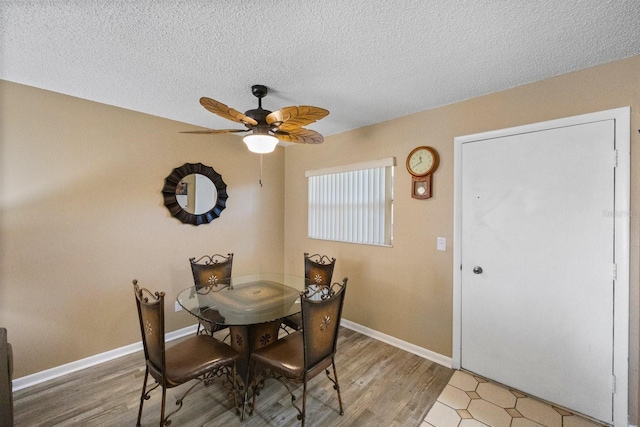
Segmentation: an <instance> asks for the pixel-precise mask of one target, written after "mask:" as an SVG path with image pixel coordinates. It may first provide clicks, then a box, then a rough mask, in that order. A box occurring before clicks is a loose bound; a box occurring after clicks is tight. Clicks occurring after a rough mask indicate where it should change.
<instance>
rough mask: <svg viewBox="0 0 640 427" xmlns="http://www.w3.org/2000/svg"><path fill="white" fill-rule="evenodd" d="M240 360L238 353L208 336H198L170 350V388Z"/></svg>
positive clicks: (168, 354) (166, 359)
mask: <svg viewBox="0 0 640 427" xmlns="http://www.w3.org/2000/svg"><path fill="white" fill-rule="evenodd" d="M237 358H238V352H237V351H235V350H234V349H232V348H231V347H229V346H228V345H226V344H224V343H222V342H220V341H218V340H217V339H215V338H213V337H211V336H208V335H196V336H194V337H190V338H187V339H186V340H184V341H181V342H179V343H178V344H176V345H174V346H172V347H170V348H168V349H167V350H166V352H165V365H166V370H167V371H166V374H167V381H168V382H169V383H170V384H169V386H171V387H173V386H175V385H179V384H182V383H184V382H186V381H189V380H190V379H192V378H196V377H199V376H200V375H203V374H205V373H207V372H209V371H211V370H215V369H218V368H219V367H221V366H224V365H226V364H227V363H230V362H232V361H233V360H236V359H237Z"/></svg>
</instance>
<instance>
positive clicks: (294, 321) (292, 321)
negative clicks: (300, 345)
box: [282, 313, 302, 331]
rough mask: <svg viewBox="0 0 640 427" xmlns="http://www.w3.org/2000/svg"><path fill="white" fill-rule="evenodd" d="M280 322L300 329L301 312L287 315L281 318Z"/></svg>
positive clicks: (297, 329)
mask: <svg viewBox="0 0 640 427" xmlns="http://www.w3.org/2000/svg"><path fill="white" fill-rule="evenodd" d="M282 323H284V324H285V326H288V327H290V328H291V329H295V330H296V331H299V330H300V329H302V314H300V313H296V314H292V315H291V316H287V317H285V318H284V319H282Z"/></svg>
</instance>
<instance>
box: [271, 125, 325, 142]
mask: <svg viewBox="0 0 640 427" xmlns="http://www.w3.org/2000/svg"><path fill="white" fill-rule="evenodd" d="M274 135H275V137H276V138H278V139H279V140H280V141H285V142H295V143H297V144H322V143H323V142H324V137H323V136H322V135H320V134H319V133H318V132H316V131H315V130H311V129H305V128H295V129H292V130H290V131H281V130H277V131H276V132H274Z"/></svg>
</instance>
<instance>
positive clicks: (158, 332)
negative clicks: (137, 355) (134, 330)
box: [133, 280, 165, 376]
mask: <svg viewBox="0 0 640 427" xmlns="http://www.w3.org/2000/svg"><path fill="white" fill-rule="evenodd" d="M133 290H134V292H135V294H136V305H137V306H138V318H139V319H140V333H141V334H142V344H143V347H144V357H145V359H146V360H147V365H149V363H150V364H151V366H149V367H150V368H152V372H153V371H154V370H155V372H153V374H154V376H155V375H157V374H161V375H164V371H165V369H164V368H165V364H164V346H165V342H164V292H156V293H155V294H152V293H151V291H149V290H148V289H145V288H140V287H139V286H138V281H137V280H134V281H133Z"/></svg>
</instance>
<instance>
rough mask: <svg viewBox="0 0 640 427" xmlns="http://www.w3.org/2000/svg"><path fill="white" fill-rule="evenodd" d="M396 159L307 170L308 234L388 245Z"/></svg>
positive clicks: (391, 226)
mask: <svg viewBox="0 0 640 427" xmlns="http://www.w3.org/2000/svg"><path fill="white" fill-rule="evenodd" d="M393 166H395V158H393V157H391V158H387V159H382V160H376V161H373V162H366V163H358V164H354V165H347V166H341V167H336V168H329V169H320V170H315V171H307V172H306V173H305V176H306V177H307V178H308V187H309V194H308V205H309V206H308V215H309V216H308V236H309V238H312V239H323V240H335V241H339V242H350V243H361V244H370V245H382V246H391V245H392V243H393Z"/></svg>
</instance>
